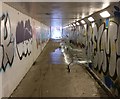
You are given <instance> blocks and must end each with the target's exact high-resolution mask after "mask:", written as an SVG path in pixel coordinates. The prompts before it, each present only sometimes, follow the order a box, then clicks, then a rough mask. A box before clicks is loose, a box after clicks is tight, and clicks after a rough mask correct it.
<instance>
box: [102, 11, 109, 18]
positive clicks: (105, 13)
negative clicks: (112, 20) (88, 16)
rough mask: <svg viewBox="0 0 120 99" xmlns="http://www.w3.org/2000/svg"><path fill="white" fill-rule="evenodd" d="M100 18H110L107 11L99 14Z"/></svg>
mask: <svg viewBox="0 0 120 99" xmlns="http://www.w3.org/2000/svg"><path fill="white" fill-rule="evenodd" d="M100 16H101V17H103V18H107V17H109V16H110V13H109V12H108V11H103V12H101V13H100Z"/></svg>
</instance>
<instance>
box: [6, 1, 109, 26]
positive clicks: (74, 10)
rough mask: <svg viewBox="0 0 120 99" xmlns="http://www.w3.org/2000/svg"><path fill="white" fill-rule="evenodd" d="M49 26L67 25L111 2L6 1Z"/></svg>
mask: <svg viewBox="0 0 120 99" xmlns="http://www.w3.org/2000/svg"><path fill="white" fill-rule="evenodd" d="M6 3H7V4H8V5H10V6H12V7H14V8H16V9H17V10H20V11H21V12H23V13H25V14H27V15H30V16H31V17H33V18H35V19H37V20H38V21H40V22H42V23H44V24H46V25H48V26H65V25H66V24H68V23H71V22H73V21H75V20H77V19H81V18H84V17H85V16H88V15H91V14H92V13H94V12H97V11H99V10H101V9H104V8H105V7H107V6H108V5H110V4H111V2H109V0H108V1H107V2H6Z"/></svg>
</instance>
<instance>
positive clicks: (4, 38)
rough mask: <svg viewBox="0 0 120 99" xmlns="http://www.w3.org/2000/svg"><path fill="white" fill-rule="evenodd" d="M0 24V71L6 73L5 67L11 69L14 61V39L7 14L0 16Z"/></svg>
mask: <svg viewBox="0 0 120 99" xmlns="http://www.w3.org/2000/svg"><path fill="white" fill-rule="evenodd" d="M0 22H1V26H0V63H1V64H0V65H1V66H0V71H1V70H3V71H6V68H7V66H10V67H11V66H12V64H13V60H14V37H13V34H12V32H11V23H10V18H9V15H8V13H3V14H2V16H1V18H0Z"/></svg>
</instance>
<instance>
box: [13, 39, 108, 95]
mask: <svg viewBox="0 0 120 99" xmlns="http://www.w3.org/2000/svg"><path fill="white" fill-rule="evenodd" d="M59 46H60V45H59V42H56V41H52V40H51V41H49V42H48V44H47V46H46V47H45V49H44V50H43V52H42V53H41V55H40V56H39V57H38V58H37V60H36V63H35V64H34V65H33V66H32V67H31V69H30V70H29V72H28V73H27V74H26V76H25V77H24V79H23V80H22V81H21V83H20V84H19V86H18V87H17V88H16V90H15V91H14V92H13V94H12V95H11V97H107V94H106V93H105V92H104V90H103V89H102V88H101V87H100V86H99V85H98V83H97V82H95V80H94V79H93V78H92V76H91V75H90V74H89V73H88V72H87V71H86V70H85V68H83V66H82V65H76V64H74V65H73V66H72V67H71V72H70V73H68V72H67V69H66V68H67V65H66V64H65V62H64V56H63V54H62V52H61V49H60V48H59Z"/></svg>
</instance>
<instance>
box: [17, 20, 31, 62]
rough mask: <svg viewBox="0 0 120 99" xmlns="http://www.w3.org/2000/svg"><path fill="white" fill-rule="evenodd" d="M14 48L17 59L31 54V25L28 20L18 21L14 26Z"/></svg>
mask: <svg viewBox="0 0 120 99" xmlns="http://www.w3.org/2000/svg"><path fill="white" fill-rule="evenodd" d="M16 48H17V53H18V56H19V59H20V60H22V58H23V56H24V57H26V56H27V55H30V54H31V50H32V26H31V25H30V20H26V21H25V24H24V22H23V21H21V22H18V24H17V27H16Z"/></svg>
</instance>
